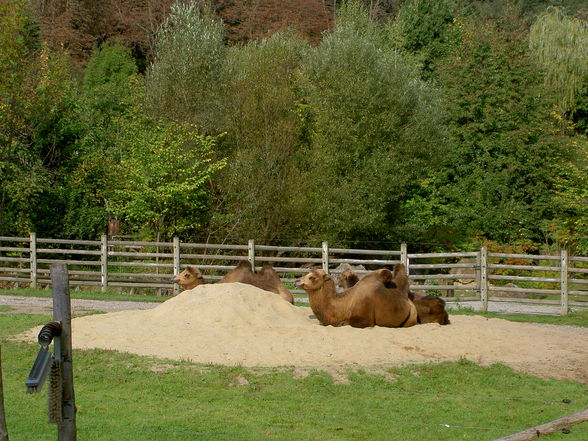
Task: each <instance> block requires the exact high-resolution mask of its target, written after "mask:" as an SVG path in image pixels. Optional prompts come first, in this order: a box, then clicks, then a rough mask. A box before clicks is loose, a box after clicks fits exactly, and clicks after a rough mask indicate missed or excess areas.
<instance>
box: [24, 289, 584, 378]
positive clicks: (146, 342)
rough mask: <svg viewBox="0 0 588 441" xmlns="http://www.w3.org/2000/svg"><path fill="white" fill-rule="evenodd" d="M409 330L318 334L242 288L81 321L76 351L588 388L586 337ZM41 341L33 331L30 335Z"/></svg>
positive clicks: (292, 309) (568, 331)
mask: <svg viewBox="0 0 588 441" xmlns="http://www.w3.org/2000/svg"><path fill="white" fill-rule="evenodd" d="M451 322H452V324H451V325H449V326H440V325H437V324H427V325H418V326H415V327H412V328H403V329H391V328H381V327H375V328H368V329H357V328H351V327H341V328H334V327H332V326H326V327H325V326H321V325H320V324H319V322H318V321H317V320H316V318H314V316H313V315H312V310H311V309H310V308H308V307H297V306H293V305H291V304H289V303H287V302H285V301H284V300H282V299H281V298H280V297H279V296H277V295H276V294H273V293H270V292H267V291H263V290H260V289H258V288H255V287H253V286H249V285H244V284H241V283H229V284H216V285H202V286H199V287H197V288H195V289H193V290H190V291H184V292H183V293H181V294H180V295H178V296H177V297H174V298H172V299H170V300H168V301H166V302H165V303H163V304H161V305H160V306H158V307H156V308H155V309H151V310H133V311H121V312H114V313H109V314H101V315H93V316H87V317H80V318H76V319H74V320H73V322H72V328H73V346H74V348H79V349H85V348H102V349H113V350H117V351H122V352H129V353H134V354H139V355H148V356H155V357H162V358H169V359H177V360H190V361H194V362H199V363H216V364H225V365H243V366H268V367H270V366H302V367H325V368H329V367H331V368H332V367H343V366H353V365H355V366H386V365H394V364H405V363H423V362H434V361H445V360H459V359H468V360H472V361H474V362H476V363H480V364H484V365H487V364H492V363H496V362H500V363H504V364H507V365H509V366H511V367H513V368H514V369H516V370H520V371H526V372H529V373H532V374H535V375H538V376H542V377H545V378H548V377H555V378H568V379H572V380H575V381H581V382H584V383H587V384H588V364H587V363H586V360H588V338H587V337H588V330H587V329H584V328H575V327H556V326H549V325H538V324H526V323H514V322H509V321H506V320H501V319H487V318H484V317H480V316H451ZM32 333H34V335H36V332H35V331H32Z"/></svg>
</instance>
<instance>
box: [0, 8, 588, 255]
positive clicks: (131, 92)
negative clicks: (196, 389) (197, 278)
mask: <svg viewBox="0 0 588 441" xmlns="http://www.w3.org/2000/svg"><path fill="white" fill-rule="evenodd" d="M338 3H339V6H338V13H337V19H336V21H335V24H334V26H333V29H332V30H331V31H330V32H328V33H326V34H325V35H323V37H322V40H321V41H320V43H319V44H317V45H311V44H309V43H308V42H307V41H305V40H303V39H302V38H301V37H299V36H298V35H297V34H296V33H294V32H291V31H289V30H284V31H282V32H278V33H276V34H273V35H272V36H271V37H269V38H267V39H265V40H253V41H250V42H249V43H247V44H243V45H241V46H232V47H229V46H227V45H226V42H225V35H224V29H225V28H224V26H223V23H222V22H221V21H220V20H219V19H218V17H217V16H216V15H215V13H214V11H213V9H211V8H210V7H206V6H204V7H203V6H202V5H200V6H198V5H197V4H195V3H191V2H178V3H176V4H175V5H173V6H172V7H171V9H170V15H169V17H168V18H167V20H166V21H165V22H164V23H163V25H162V26H161V28H160V29H159V31H158V32H157V33H155V34H154V35H153V39H154V48H155V55H154V58H153V61H152V63H151V64H150V66H149V67H148V68H147V69H146V70H145V73H144V74H142V73H139V72H138V69H137V64H136V60H135V59H134V58H133V56H132V52H131V51H130V50H129V48H125V47H123V46H121V45H119V44H110V43H109V42H105V43H103V44H101V45H100V46H99V47H96V48H95V50H94V52H93V54H92V57H91V58H90V60H89V62H88V63H87V64H86V65H84V66H80V65H75V64H72V62H71V61H70V59H69V57H68V55H67V54H66V53H65V51H61V50H55V49H49V47H48V46H46V45H45V44H44V43H43V36H42V35H41V33H40V32H39V28H38V27H37V25H36V16H35V14H34V12H33V11H31V10H29V9H28V2H26V1H24V0H19V1H15V2H9V4H6V3H5V2H3V3H0V235H25V234H27V233H28V232H29V231H36V232H37V233H38V234H39V235H40V236H45V237H47V236H53V237H70V238H79V239H82V238H89V239H95V238H96V237H98V236H99V235H100V234H103V233H105V232H106V225H107V222H108V220H109V219H113V218H116V219H119V220H120V222H121V225H122V234H124V235H131V236H135V237H139V236H140V237H142V238H156V237H157V238H161V239H168V238H170V237H171V236H173V235H180V236H182V238H183V239H194V240H196V239H204V238H206V239H209V240H215V241H216V240H218V241H222V240H227V239H230V238H234V239H237V238H238V239H241V240H243V239H247V238H255V239H257V240H259V241H274V242H280V241H282V242H286V241H287V242H288V243H292V241H294V240H303V239H309V238H321V239H329V240H331V241H350V242H352V243H356V244H360V243H362V242H365V241H396V242H400V241H406V242H411V243H413V244H418V246H420V248H428V249H431V248H435V247H438V246H440V245H443V246H445V247H447V246H450V247H456V248H457V247H464V246H468V245H472V244H475V243H479V242H480V241H494V242H497V243H511V244H521V243H525V244H528V243H530V244H533V246H534V247H535V248H538V247H542V246H543V247H557V246H567V247H571V248H573V249H575V250H576V251H578V252H582V253H586V252H588V209H587V208H586V207H587V203H586V200H587V199H586V198H587V196H586V195H587V193H588V181H587V179H586V176H587V175H588V174H587V173H586V161H587V158H588V153H587V152H588V141H587V135H588V129H587V127H588V123H587V121H588V71H587V70H586V69H587V68H586V66H588V55H587V53H586V50H585V47H586V41H587V40H588V26H587V24H586V21H585V17H584V18H583V16H582V13H581V11H579V10H578V8H577V2H574V1H569V2H563V3H566V5H564V6H569V8H568V9H566V8H553V7H552V6H551V2H549V1H545V2H530V1H522V0H521V1H509V0H493V1H490V2H488V1H477V2H469V1H468V2H466V1H462V0H405V1H403V2H398V5H400V6H399V7H398V8H397V9H398V10H397V13H396V14H395V15H394V16H392V15H387V16H383V15H382V14H378V13H374V11H375V9H374V8H370V9H368V8H367V7H366V6H364V5H365V2H360V1H351V0H349V1H344V2H338ZM559 3H562V2H559ZM395 5H396V4H395ZM398 5H396V6H398ZM575 11H579V12H578V13H577V14H575ZM562 35H567V36H568V37H570V38H562V37H561V36H562Z"/></svg>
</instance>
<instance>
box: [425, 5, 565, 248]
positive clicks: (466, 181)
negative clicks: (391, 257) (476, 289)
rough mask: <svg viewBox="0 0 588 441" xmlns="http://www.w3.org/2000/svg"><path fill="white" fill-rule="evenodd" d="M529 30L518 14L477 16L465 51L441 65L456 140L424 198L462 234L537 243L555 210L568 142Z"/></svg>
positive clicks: (452, 129) (468, 30) (470, 30)
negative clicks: (529, 49)
mask: <svg viewBox="0 0 588 441" xmlns="http://www.w3.org/2000/svg"><path fill="white" fill-rule="evenodd" d="M525 35H526V24H525V23H524V22H523V21H521V20H520V19H519V18H518V17H503V18H502V19H501V20H500V21H497V22H483V23H480V22H478V21H475V20H473V21H472V22H471V24H470V25H469V26H468V29H467V32H466V35H465V38H464V44H463V46H462V47H461V49H460V50H459V52H458V53H457V54H455V55H454V56H452V57H451V58H450V59H448V60H447V61H446V62H445V63H443V64H442V65H440V67H439V70H438V72H439V78H440V80H441V81H442V83H443V85H444V87H445V90H446V96H447V104H448V116H449V118H450V124H451V145H452V146H453V147H452V149H451V151H450V155H448V157H447V161H446V162H445V171H444V172H443V173H442V175H437V176H435V178H434V180H433V182H434V185H432V186H431V187H430V188H428V189H427V188H423V189H422V191H423V193H424V194H426V196H424V198H423V200H424V201H427V203H428V204H430V205H429V208H430V209H431V207H432V208H433V212H435V213H436V214H437V215H442V216H444V218H445V219H444V222H443V223H445V224H446V225H452V226H453V229H454V230H457V231H459V232H461V234H462V235H463V236H464V237H468V236H469V237H474V236H483V237H485V238H487V239H491V240H496V241H499V242H503V243H504V242H509V241H510V242H516V241H519V240H528V239H531V240H534V241H536V242H537V241H541V240H542V239H544V233H545V231H543V230H542V220H544V219H551V218H552V217H553V215H554V202H553V198H552V194H553V190H554V185H555V179H556V177H557V176H558V175H559V174H560V171H561V168H560V167H561V166H562V164H564V163H566V161H567V160H569V158H570V143H569V139H568V138H567V136H566V134H565V132H563V131H562V129H561V125H560V124H558V123H557V122H556V121H555V120H554V119H553V118H551V117H550V116H549V112H550V109H551V105H552V101H550V97H549V96H546V95H545V93H544V88H543V84H542V81H543V78H542V76H541V73H540V72H539V71H538V70H537V68H536V67H535V64H534V63H533V62H532V60H531V58H530V57H529V55H528V53H527V47H526V44H527V43H526V38H525ZM432 201H435V202H432ZM444 207H449V208H444Z"/></svg>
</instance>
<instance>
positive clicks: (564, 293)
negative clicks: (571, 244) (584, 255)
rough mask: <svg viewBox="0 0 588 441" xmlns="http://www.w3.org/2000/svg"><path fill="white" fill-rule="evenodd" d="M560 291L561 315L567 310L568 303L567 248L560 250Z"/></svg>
mask: <svg viewBox="0 0 588 441" xmlns="http://www.w3.org/2000/svg"><path fill="white" fill-rule="evenodd" d="M559 265H560V292H561V315H567V314H568V312H569V303H568V250H561V252H560V262H559Z"/></svg>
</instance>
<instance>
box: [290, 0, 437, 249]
mask: <svg viewBox="0 0 588 441" xmlns="http://www.w3.org/2000/svg"><path fill="white" fill-rule="evenodd" d="M418 77H419V71H418V69H417V66H416V65H414V64H413V63H411V61H410V60H409V59H408V58H406V57H404V56H403V55H401V54H399V53H398V52H397V51H393V50H392V49H391V48H390V46H389V45H388V42H387V41H386V39H385V35H384V33H383V32H382V29H381V28H379V27H378V26H377V25H376V24H375V23H374V22H372V21H371V20H370V19H369V15H368V13H367V11H366V10H365V8H364V7H363V6H362V5H360V4H358V3H357V2H346V3H344V4H343V5H342V7H341V8H340V10H339V14H338V16H337V21H336V23H335V27H334V30H333V32H332V34H330V35H327V36H325V38H324V39H323V42H322V43H321V45H320V46H319V47H318V48H316V49H315V50H313V51H311V52H309V54H308V56H307V57H306V58H305V60H304V63H303V68H302V93H303V97H304V103H305V109H306V110H305V111H306V112H307V113H308V121H310V125H311V127H310V128H309V129H308V132H309V133H310V135H309V136H310V146H309V148H308V151H306V152H304V153H303V154H301V155H300V165H299V167H300V169H301V170H304V181H303V182H302V183H301V187H302V188H304V191H302V192H301V195H300V197H301V198H303V203H304V206H305V207H306V209H307V212H306V219H307V223H306V228H307V229H308V230H309V231H311V232H312V233H316V234H317V235H320V236H321V237H326V238H329V239H333V238H340V239H354V240H355V239H370V238H378V239H380V240H382V239H393V240H405V238H404V237H398V236H396V235H395V234H394V227H395V226H396V225H398V223H400V222H402V220H401V219H399V218H398V217H397V211H398V209H399V207H400V206H401V204H402V202H403V201H404V200H405V199H406V198H407V197H408V196H409V194H410V193H411V188H412V187H413V186H414V185H416V183H418V181H419V180H420V179H422V178H423V177H425V176H426V172H427V171H429V170H432V169H433V168H435V167H436V163H437V162H439V161H440V158H441V157H442V155H443V151H444V148H445V145H444V140H445V132H444V125H443V121H442V119H441V115H442V113H441V108H440V101H439V99H438V96H437V93H436V91H435V89H434V88H433V87H432V86H431V85H429V84H427V83H425V82H423V81H421V80H419V78H418Z"/></svg>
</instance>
